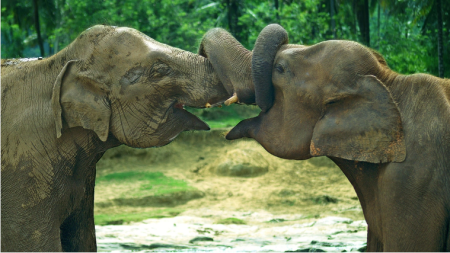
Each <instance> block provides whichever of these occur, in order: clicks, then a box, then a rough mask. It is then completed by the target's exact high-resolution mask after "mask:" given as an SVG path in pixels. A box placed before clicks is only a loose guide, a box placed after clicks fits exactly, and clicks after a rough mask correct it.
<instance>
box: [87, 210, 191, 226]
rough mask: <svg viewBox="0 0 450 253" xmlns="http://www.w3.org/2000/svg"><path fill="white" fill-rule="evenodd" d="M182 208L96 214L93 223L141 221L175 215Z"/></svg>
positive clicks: (109, 223) (107, 223)
mask: <svg viewBox="0 0 450 253" xmlns="http://www.w3.org/2000/svg"><path fill="white" fill-rule="evenodd" d="M183 211H184V210H182V209H177V208H164V209H158V210H154V211H151V212H142V213H124V214H96V215H94V221H95V225H121V224H124V223H129V222H137V221H143V220H146V219H152V218H153V219H160V218H170V217H175V216H177V215H178V214H180V213H181V212H183Z"/></svg>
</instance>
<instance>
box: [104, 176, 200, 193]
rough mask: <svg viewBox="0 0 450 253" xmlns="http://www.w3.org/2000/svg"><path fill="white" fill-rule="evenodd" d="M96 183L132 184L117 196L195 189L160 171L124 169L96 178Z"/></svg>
mask: <svg viewBox="0 0 450 253" xmlns="http://www.w3.org/2000/svg"><path fill="white" fill-rule="evenodd" d="M96 184H97V185H104V184H116V185H120V184H121V185H133V187H130V190H129V191H127V192H124V193H122V194H121V196H118V197H127V198H129V197H143V196H149V195H154V196H158V195H163V194H168V193H173V192H180V191H190V190H196V188H194V187H192V186H189V185H188V183H187V182H185V181H183V180H178V179H174V178H171V177H167V176H166V175H164V174H163V173H162V172H146V171H126V172H117V173H111V174H107V175H104V176H101V177H97V178H96Z"/></svg>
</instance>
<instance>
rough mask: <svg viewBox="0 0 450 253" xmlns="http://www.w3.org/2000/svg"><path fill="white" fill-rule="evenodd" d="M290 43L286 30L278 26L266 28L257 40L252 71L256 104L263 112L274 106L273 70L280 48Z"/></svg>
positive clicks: (273, 25)
mask: <svg viewBox="0 0 450 253" xmlns="http://www.w3.org/2000/svg"><path fill="white" fill-rule="evenodd" d="M288 41H289V39H288V34H287V32H286V30H284V28H283V27H281V26H280V25H278V24H271V25H268V26H266V27H265V28H264V29H263V30H262V31H261V33H260V34H259V35H258V38H257V39H256V42H255V47H254V49H253V58H252V69H251V70H252V78H253V83H254V84H255V97H256V104H257V105H258V106H259V107H260V108H261V110H262V111H263V112H266V111H268V110H269V109H270V108H271V107H272V105H273V100H274V88H273V84H272V69H273V62H274V60H275V56H276V55H277V52H278V50H279V49H280V47H281V46H282V45H285V44H287V43H288Z"/></svg>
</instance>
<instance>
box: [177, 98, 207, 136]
mask: <svg viewBox="0 0 450 253" xmlns="http://www.w3.org/2000/svg"><path fill="white" fill-rule="evenodd" d="M171 107H172V108H173V115H174V116H175V118H176V119H177V120H178V122H177V123H178V124H180V125H181V126H182V128H183V130H182V131H190V130H210V127H209V126H208V124H206V123H205V122H204V121H202V120H201V119H199V118H198V117H197V116H195V115H194V114H192V113H190V112H188V111H186V110H185V108H184V107H185V104H184V103H182V102H179V101H177V100H175V101H174V102H173V104H172V106H171Z"/></svg>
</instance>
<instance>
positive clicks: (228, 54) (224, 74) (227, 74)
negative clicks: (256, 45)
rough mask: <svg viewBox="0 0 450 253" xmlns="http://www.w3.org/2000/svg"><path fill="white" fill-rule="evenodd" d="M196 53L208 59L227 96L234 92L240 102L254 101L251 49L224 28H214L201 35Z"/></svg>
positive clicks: (250, 102)
mask: <svg viewBox="0 0 450 253" xmlns="http://www.w3.org/2000/svg"><path fill="white" fill-rule="evenodd" d="M198 53H199V54H200V55H202V56H204V57H206V58H208V59H209V61H210V62H211V64H212V66H213V67H214V70H215V71H216V73H217V75H218V76H219V78H220V80H221V81H222V83H223V85H224V87H225V89H226V90H227V93H228V94H227V95H228V96H232V95H233V94H236V95H237V97H238V101H239V102H241V103H246V104H254V103H255V88H254V85H253V82H252V78H251V58H252V52H251V51H249V50H247V49H246V48H244V47H243V46H242V45H241V43H239V41H237V40H236V39H235V38H234V37H233V36H232V35H231V34H230V33H228V32H227V31H225V30H224V29H221V28H214V29H211V30H209V31H208V32H207V33H206V34H205V36H204V37H203V39H202V42H201V44H200V48H199V51H198Z"/></svg>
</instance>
